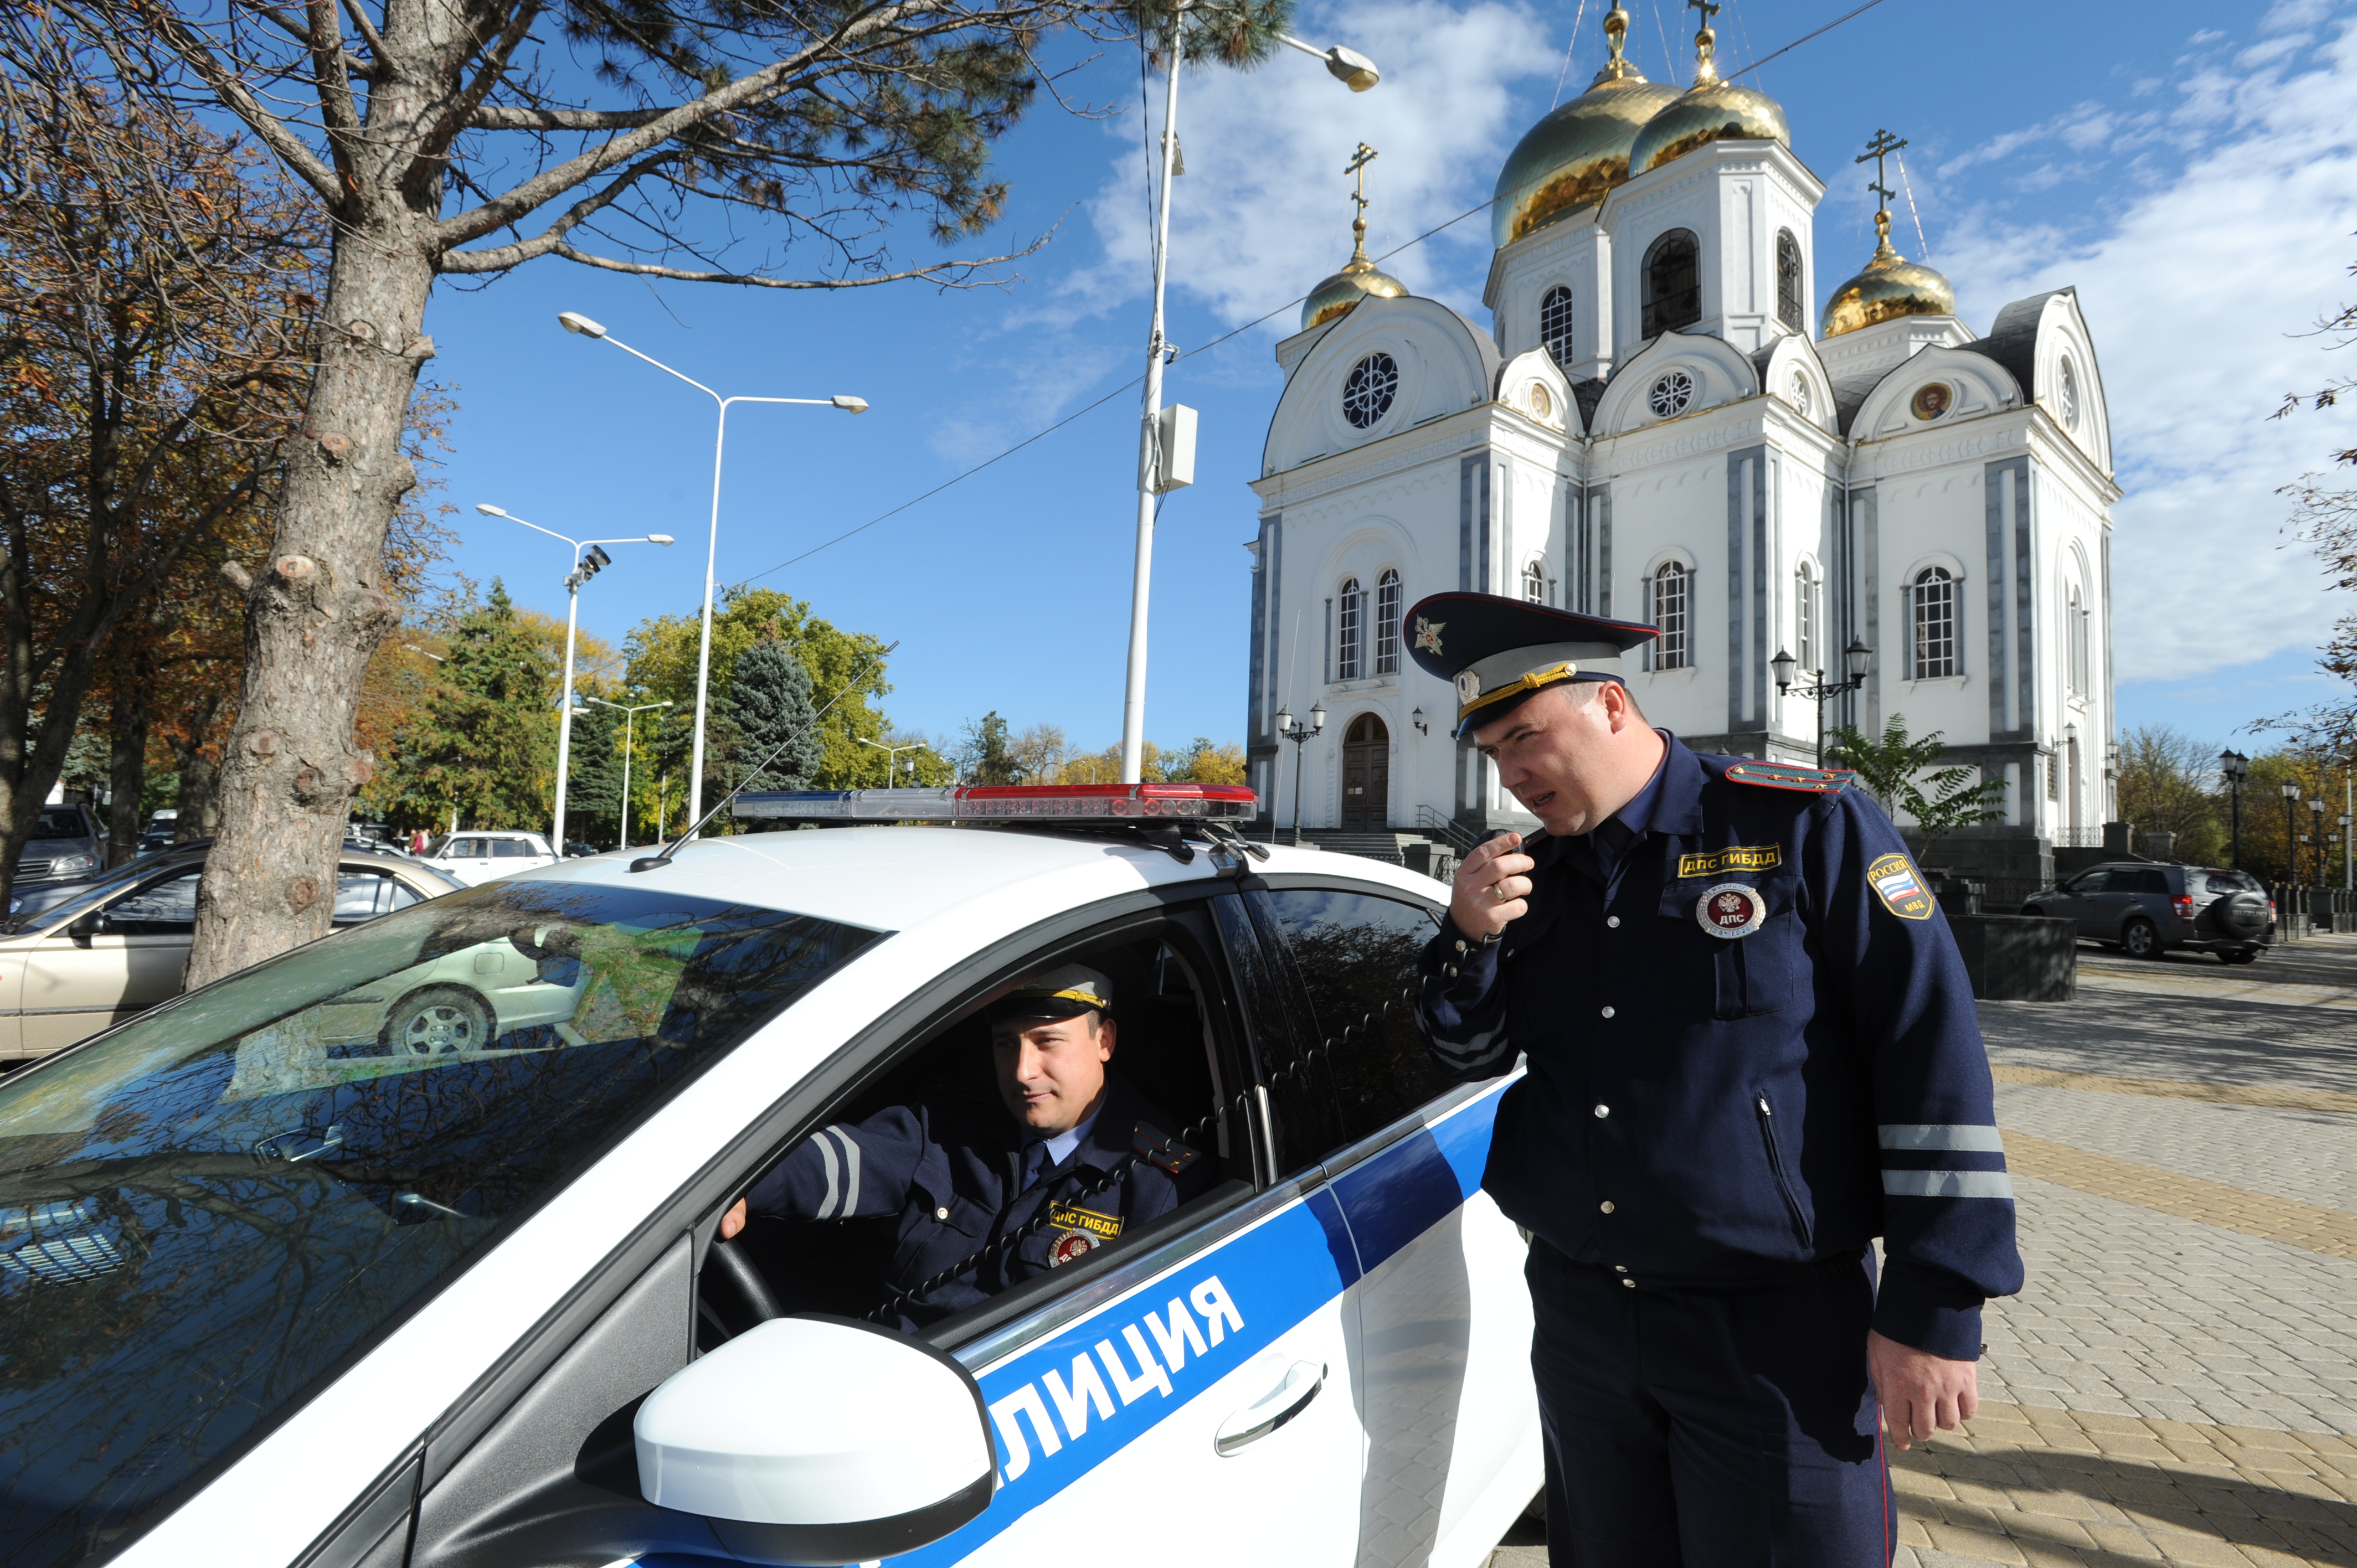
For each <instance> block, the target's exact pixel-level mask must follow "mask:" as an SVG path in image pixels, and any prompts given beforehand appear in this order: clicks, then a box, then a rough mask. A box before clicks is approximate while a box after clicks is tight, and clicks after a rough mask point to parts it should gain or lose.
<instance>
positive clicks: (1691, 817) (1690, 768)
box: [1623, 730, 1708, 836]
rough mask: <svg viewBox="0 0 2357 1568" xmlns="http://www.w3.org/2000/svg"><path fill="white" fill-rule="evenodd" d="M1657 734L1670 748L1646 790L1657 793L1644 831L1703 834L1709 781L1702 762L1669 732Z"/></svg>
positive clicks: (1663, 731) (1661, 731) (1659, 731)
mask: <svg viewBox="0 0 2357 1568" xmlns="http://www.w3.org/2000/svg"><path fill="white" fill-rule="evenodd" d="M1655 733H1656V734H1658V735H1659V736H1661V737H1662V739H1663V741H1665V742H1667V743H1668V748H1667V749H1666V750H1665V751H1664V752H1663V756H1662V766H1661V768H1660V770H1659V771H1658V772H1656V773H1655V774H1654V775H1653V782H1652V784H1650V785H1648V786H1646V788H1648V789H1652V790H1654V791H1655V793H1654V795H1653V800H1652V811H1651V813H1650V814H1649V816H1648V818H1647V821H1646V822H1645V827H1646V828H1647V829H1650V830H1651V831H1652V832H1657V833H1667V834H1671V835H1673V836H1676V835H1680V834H1685V833H1698V832H1702V787H1703V782H1704V780H1705V779H1706V778H1707V777H1708V776H1707V775H1706V773H1705V772H1704V771H1703V766H1702V759H1701V758H1700V757H1696V756H1695V754H1694V753H1693V752H1691V751H1689V750H1687V749H1686V745H1685V742H1684V741H1682V740H1680V739H1679V738H1678V737H1677V736H1675V735H1674V734H1672V733H1671V732H1670V731H1668V730H1658V731H1656V732H1655ZM1623 820H1624V821H1625V820H1626V819H1625V817H1624V819H1623ZM1631 825H1632V826H1633V825H1634V824H1631Z"/></svg>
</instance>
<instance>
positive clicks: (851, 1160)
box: [827, 1127, 859, 1219]
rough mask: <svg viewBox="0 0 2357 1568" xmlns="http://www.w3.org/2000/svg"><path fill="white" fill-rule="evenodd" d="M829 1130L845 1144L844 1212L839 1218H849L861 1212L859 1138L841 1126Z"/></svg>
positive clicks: (836, 1140) (837, 1140) (836, 1139)
mask: <svg viewBox="0 0 2357 1568" xmlns="http://www.w3.org/2000/svg"><path fill="white" fill-rule="evenodd" d="M827 1131H828V1132H830V1133H834V1141H835V1142H836V1143H838V1144H842V1145H843V1212H842V1213H841V1214H840V1215H839V1216H837V1218H839V1219H850V1218H851V1217H852V1216H853V1215H855V1214H856V1213H858V1212H859V1140H858V1139H856V1138H855V1137H853V1136H852V1135H851V1134H850V1133H846V1132H845V1131H844V1130H843V1129H842V1128H840V1127H829V1128H828V1129H827Z"/></svg>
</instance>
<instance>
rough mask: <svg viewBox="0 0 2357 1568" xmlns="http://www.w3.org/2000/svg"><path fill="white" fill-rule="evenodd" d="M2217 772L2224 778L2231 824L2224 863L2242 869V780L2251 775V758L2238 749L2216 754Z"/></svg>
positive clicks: (2238, 869) (2228, 818)
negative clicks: (2230, 834)
mask: <svg viewBox="0 0 2357 1568" xmlns="http://www.w3.org/2000/svg"><path fill="white" fill-rule="evenodd" d="M2218 772H2219V774H2220V776H2221V777H2222V778H2223V779H2225V780H2226V799H2227V812H2228V817H2227V820H2228V821H2229V822H2231V823H2232V824H2233V827H2232V829H2231V830H2230V831H2231V833H2232V836H2231V837H2230V838H2229V839H2228V840H2227V843H2228V844H2229V846H2230V847H2229V849H2228V851H2227V855H2226V864H2227V865H2231V866H2233V868H2234V869H2235V870H2237V871H2240V870H2242V869H2243V780H2244V779H2248V778H2249V777H2250V776H2251V759H2250V758H2249V757H2244V755H2243V754H2242V753H2241V752H2239V751H2233V750H2227V751H2222V752H2220V753H2219V754H2218Z"/></svg>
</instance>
